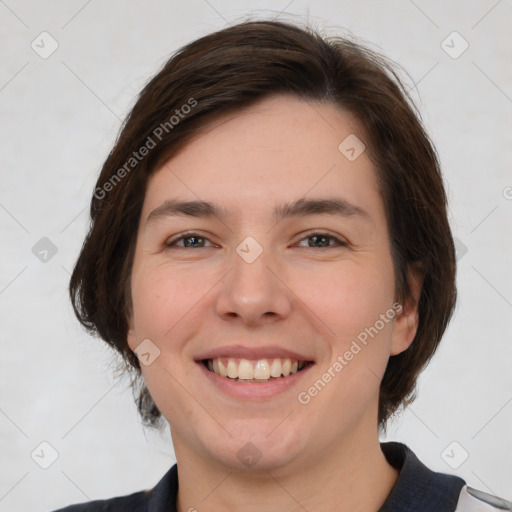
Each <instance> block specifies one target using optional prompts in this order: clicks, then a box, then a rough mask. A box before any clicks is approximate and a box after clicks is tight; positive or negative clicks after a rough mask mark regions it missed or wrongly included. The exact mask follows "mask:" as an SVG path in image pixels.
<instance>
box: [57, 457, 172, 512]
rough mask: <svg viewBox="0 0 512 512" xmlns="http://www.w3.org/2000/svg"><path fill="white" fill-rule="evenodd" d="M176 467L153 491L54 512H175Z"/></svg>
mask: <svg viewBox="0 0 512 512" xmlns="http://www.w3.org/2000/svg"><path fill="white" fill-rule="evenodd" d="M177 494H178V467H177V465H176V464H175V465H174V466H172V467H171V468H170V469H169V471H167V473H166V474H165V475H164V476H163V477H162V479H161V480H160V481H159V482H158V483H157V485H156V486H155V487H153V489H151V490H149V491H139V492H135V493H133V494H129V495H126V496H119V497H117V498H111V499H107V500H95V501H88V502H86V503H78V504H76V505H70V506H68V507H65V508H60V509H58V510H55V511H54V512H149V511H151V512H160V511H165V512H176V496H177Z"/></svg>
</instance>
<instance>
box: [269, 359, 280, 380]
mask: <svg viewBox="0 0 512 512" xmlns="http://www.w3.org/2000/svg"><path fill="white" fill-rule="evenodd" d="M270 376H271V377H281V360H280V359H274V360H273V361H272V366H271V367H270Z"/></svg>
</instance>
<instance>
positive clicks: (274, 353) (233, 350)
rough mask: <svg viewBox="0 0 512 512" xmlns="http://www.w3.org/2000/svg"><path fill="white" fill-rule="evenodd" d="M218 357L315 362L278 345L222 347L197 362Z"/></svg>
mask: <svg viewBox="0 0 512 512" xmlns="http://www.w3.org/2000/svg"><path fill="white" fill-rule="evenodd" d="M217 357H236V358H243V359H253V360H258V359H271V358H282V359H286V358H289V359H293V360H297V361H313V358H312V357H308V356H304V355H302V354H299V353H297V352H294V351H293V350H287V349H284V348H282V347H278V346H277V345H269V346H266V347H246V346H243V345H224V346H222V347H217V348H212V349H210V350H208V351H206V352H203V353H202V354H200V355H199V356H197V357H196V358H195V359H196V361H204V360H205V359H216V358H217Z"/></svg>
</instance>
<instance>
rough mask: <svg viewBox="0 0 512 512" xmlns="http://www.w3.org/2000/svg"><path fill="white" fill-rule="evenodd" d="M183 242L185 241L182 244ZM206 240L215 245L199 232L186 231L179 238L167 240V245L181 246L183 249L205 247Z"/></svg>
mask: <svg viewBox="0 0 512 512" xmlns="http://www.w3.org/2000/svg"><path fill="white" fill-rule="evenodd" d="M181 242H183V244H181ZM206 242H208V243H210V244H211V246H212V247H214V245H213V244H212V243H211V242H210V241H209V240H208V239H207V238H205V237H204V236H201V235H199V234H198V233H185V234H184V235H182V236H180V237H179V238H175V239H174V240H170V241H168V242H166V243H165V246H166V247H179V248H181V249H203V248H205V243H206ZM206 247H207V246H206Z"/></svg>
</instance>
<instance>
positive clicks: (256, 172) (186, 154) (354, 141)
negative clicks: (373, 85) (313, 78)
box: [143, 96, 384, 217]
mask: <svg viewBox="0 0 512 512" xmlns="http://www.w3.org/2000/svg"><path fill="white" fill-rule="evenodd" d="M364 138H365V136H364V133H363V131H362V130H361V127H360V126H359V123H358V122H357V120H356V119H355V118H354V117H353V116H352V115H351V114H349V113H347V112H345V111H343V110H342V109H340V108H339V107H337V106H335V105H333V104H329V103H313V102H307V101H305V100H303V99H300V98H296V97H291V96H274V97H271V98H266V99H265V100H262V101H260V102H259V103H257V104H255V105H253V106H251V107H249V108H246V109H243V110H241V111H239V112H236V113H234V114H230V115H228V116H225V117H222V118H220V119H218V120H216V121H215V122H213V123H212V124H211V125H208V127H206V128H205V129H203V130H202V131H201V133H200V134H199V135H198V136H197V137H196V138H195V139H194V140H192V141H191V142H189V143H188V144H187V145H186V146H184V148H182V149H181V150H180V152H179V153H177V154H176V155H175V156H173V157H172V158H171V159H170V160H168V161H167V162H165V163H164V164H163V165H162V166H161V167H160V168H159V169H157V170H156V171H155V173H154V174H153V175H152V176H151V178H150V180H149V183H148V187H147V192H146V200H145V204H144V211H143V216H144V215H147V214H148V213H149V211H150V210H152V209H154V208H156V207H158V206H159V205H160V204H162V203H163V202H165V201H168V200H169V199H179V200H189V201H190V200H203V201H209V202H215V203H220V204H222V206H223V207H224V208H223V209H224V210H225V211H226V212H227V213H230V212H231V213H233V214H235V215H239V214H240V213H242V212H243V213H244V214H246V215H249V214H254V215H257V214H259V213H261V214H262V215H272V214H273V212H274V211H275V206H276V205H279V204H283V203H285V202H292V201H296V200H297V199H299V198H305V197H322V198H324V197H327V196H331V197H332V196H334V195H335V196H341V197H343V198H345V199H346V200H348V201H350V203H352V204H355V205H358V206H360V207H361V208H363V209H364V210H367V211H369V213H370V215H371V216H376V217H379V216H384V213H383V210H382V207H383V206H382V201H381V198H380V193H379V190H378V186H377V180H376V176H375V171H374V169H373V166H372V164H371V162H370V160H369V158H368V157H367V155H366V151H364V150H363V148H364V146H363V144H364ZM352 149H353V151H351V150H352ZM347 150H348V152H347ZM358 153H360V154H359V155H358ZM354 156H356V158H354ZM270 210H271V211H270Z"/></svg>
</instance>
